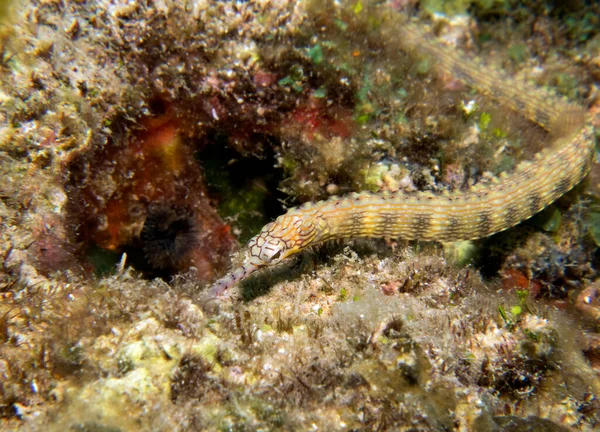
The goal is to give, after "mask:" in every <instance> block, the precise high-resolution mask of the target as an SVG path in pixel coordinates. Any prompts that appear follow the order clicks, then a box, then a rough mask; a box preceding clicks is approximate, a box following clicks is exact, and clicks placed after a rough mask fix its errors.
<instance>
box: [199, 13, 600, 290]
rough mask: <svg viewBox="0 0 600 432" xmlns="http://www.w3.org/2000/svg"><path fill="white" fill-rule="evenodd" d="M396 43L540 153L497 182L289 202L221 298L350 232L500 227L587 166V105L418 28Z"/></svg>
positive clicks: (428, 236)
mask: <svg viewBox="0 0 600 432" xmlns="http://www.w3.org/2000/svg"><path fill="white" fill-rule="evenodd" d="M395 37H396V41H398V43H399V44H401V46H402V48H403V49H405V50H409V51H412V50H414V51H417V52H421V53H424V54H426V55H429V56H431V57H432V58H433V60H434V61H435V63H436V64H435V67H436V69H438V70H439V71H441V72H444V73H447V74H450V75H451V76H452V77H454V78H455V79H458V80H460V81H462V82H464V83H465V84H466V85H468V86H470V87H472V88H473V89H475V90H477V91H478V92H479V93H481V94H483V95H486V96H489V97H490V98H493V99H495V100H496V101H498V102H499V103H500V104H502V105H504V106H507V107H509V108H510V109H512V110H514V111H516V112H517V113H519V114H521V115H522V116H524V117H525V118H527V119H528V120H530V121H532V122H533V123H535V124H537V125H538V126H540V127H542V128H543V129H545V130H546V131H548V132H550V134H549V136H550V137H551V138H552V140H551V143H550V145H549V146H548V148H547V149H546V150H544V151H543V152H541V153H539V154H538V155H536V159H535V160H534V161H532V162H523V163H521V164H520V165H519V166H518V167H517V169H516V170H515V172H514V173H512V174H510V175H508V176H504V177H502V178H501V179H500V181H499V182H498V183H497V184H493V185H490V186H486V187H479V188H477V187H476V188H471V190H469V191H458V192H453V193H445V194H433V193H428V192H419V193H410V194H407V193H404V192H401V191H398V192H393V193H379V194H374V193H368V192H363V193H354V194H350V195H348V196H344V197H332V198H330V199H328V200H325V201H319V202H314V203H306V204H304V205H302V206H300V207H298V208H292V209H290V210H289V211H288V212H287V213H285V214H284V215H282V216H279V217H278V218H277V219H276V220H275V221H274V222H271V223H269V224H267V225H266V226H265V227H264V228H263V229H262V230H261V231H260V232H259V233H258V234H257V235H256V236H255V237H253V238H252V239H251V240H250V241H249V243H248V245H247V247H246V251H245V259H244V261H243V263H242V265H241V266H239V267H238V268H237V269H235V270H234V271H233V272H231V273H229V274H227V275H226V276H225V277H223V278H222V279H220V280H218V281H217V282H216V283H215V284H214V285H213V287H212V288H211V291H210V294H211V295H214V296H218V295H220V294H222V293H223V292H224V291H225V290H226V289H227V288H229V287H231V286H232V285H234V284H236V283H237V282H239V281H240V280H242V279H244V278H246V277H247V276H248V275H249V274H251V273H253V272H254V271H256V270H258V269H260V268H262V267H266V266H272V265H275V264H278V263H280V262H281V261H282V260H284V259H286V258H288V257H289V256H291V255H294V254H296V253H298V252H300V251H301V250H303V249H305V248H306V247H308V246H311V245H314V244H317V243H321V242H325V241H328V240H335V239H345V238H351V237H385V238H402V239H407V240H434V241H440V242H451V241H459V240H472V239H478V238H482V237H487V236H489V235H492V234H495V233H497V232H500V231H503V230H505V229H507V228H510V227H512V226H514V225H517V224H518V223H520V222H522V221H524V220H525V219H528V218H530V217H531V216H533V215H534V214H536V213H538V212H539V211H540V210H542V209H543V208H544V207H546V206H547V205H548V204H550V203H552V202H553V201H555V200H556V199H557V198H559V197H560V196H562V195H563V194H565V193H566V192H568V191H569V190H570V189H572V188H573V187H574V186H575V185H576V184H578V183H579V182H580V181H581V180H582V179H583V178H584V177H585V176H586V175H587V173H588V172H589V170H590V167H591V164H592V159H593V155H594V148H595V143H594V134H593V127H592V125H591V121H590V119H589V118H587V116H586V114H585V111H584V109H583V108H582V107H579V106H577V105H575V104H572V103H567V102H564V101H563V100H562V99H560V98H558V97H556V96H553V95H551V94H549V93H548V92H546V91H543V90H542V89H539V88H536V87H534V86H532V85H528V84H526V83H515V82H514V80H511V79H510V78H509V77H508V76H507V75H506V74H504V73H503V72H501V71H496V70H493V69H490V68H487V67H485V66H483V65H482V63H480V62H479V61H474V60H469V59H465V58H461V57H460V52H458V51H456V50H454V49H452V48H450V47H447V46H445V45H442V44H439V43H437V42H435V41H432V40H431V39H432V36H430V35H428V34H427V33H426V32H424V31H423V30H421V28H420V27H418V26H416V25H415V24H411V23H407V24H405V25H403V26H402V27H401V28H400V29H398V32H397V33H396V35H395Z"/></svg>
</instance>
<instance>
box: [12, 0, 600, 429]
mask: <svg viewBox="0 0 600 432" xmlns="http://www.w3.org/2000/svg"><path fill="white" fill-rule="evenodd" d="M517 3H519V2H513V1H509V2H503V3H502V5H500V4H499V3H498V2H456V3H455V4H453V5H449V6H448V7H449V9H445V10H440V8H439V5H438V4H437V3H436V2H433V1H427V2H424V1H423V2H420V1H412V0H411V1H390V2H371V1H364V0H358V1H351V2H335V1H325V2H323V1H307V2H296V1H291V0H285V1H279V2H270V1H262V0H260V1H255V2H227V1H224V2H210V1H203V0H198V1H189V2H182V3H178V2H169V1H153V2H150V3H139V2H127V1H120V0H117V1H110V2H109V1H99V2H96V3H93V4H92V3H89V2H85V3H81V2H72V1H42V0H39V1H38V0H32V1H29V2H22V3H18V4H17V3H14V4H11V5H10V6H9V7H8V9H6V11H7V12H5V9H4V7H3V8H2V9H1V12H0V26H1V27H2V28H1V29H0V48H1V52H0V160H1V161H2V162H1V164H0V176H1V178H2V182H0V183H1V184H0V256H1V257H2V267H0V376H1V378H0V425H1V428H2V429H3V430H14V429H19V430H40V429H41V428H44V429H45V430H80V431H91V430H111V431H125V430H259V429H261V430H308V429H331V430H345V429H347V430H363V429H368V430H414V429H419V430H525V429H531V430H536V428H537V429H541V428H545V429H546V430H563V428H569V429H570V430H594V429H597V428H598V425H599V424H600V417H599V415H598V412H600V402H599V401H598V394H599V392H600V380H599V370H600V366H599V365H600V361H598V359H599V358H600V355H599V352H600V349H599V348H598V347H599V346H600V344H599V343H598V319H597V317H598V310H599V308H598V301H597V297H598V296H597V291H598V289H597V283H596V282H594V279H596V276H597V270H596V269H597V267H598V264H599V262H598V251H597V243H595V239H596V236H595V234H596V228H595V219H596V217H595V211H596V210H595V207H594V206H595V204H594V203H595V202H597V199H598V198H597V196H598V195H599V194H600V190H598V184H600V182H598V173H599V171H598V168H597V166H596V164H594V166H592V170H591V174H590V176H589V179H588V180H587V182H584V184H583V185H581V186H580V187H578V188H576V189H575V190H573V191H572V192H570V193H569V194H567V195H566V196H565V197H563V198H562V199H561V200H559V201H558V202H557V203H556V204H555V205H554V206H553V207H552V208H550V209H549V211H548V212H547V213H544V214H542V215H540V216H538V217H536V218H534V219H532V220H530V221H528V222H526V223H524V224H521V225H519V226H517V227H515V228H513V229H511V230H509V231H507V232H505V233H501V234H497V235H495V236H493V237H490V238H488V239H484V240H480V241H476V242H470V243H465V244H460V245H453V246H449V245H444V247H442V246H440V245H436V244H431V243H419V242H410V241H399V240H393V239H391V240H351V241H344V242H343V243H336V244H327V245H323V246H320V247H316V248H314V249H311V250H307V251H304V252H303V253H302V254H299V255H298V256H296V258H294V259H292V260H290V261H289V262H287V263H283V264H282V265H281V266H280V267H276V268H274V269H272V270H269V271H266V272H263V273H259V274H257V275H255V276H253V277H251V278H248V279H247V280H245V281H244V282H242V283H241V284H240V286H239V291H235V292H232V296H231V298H227V299H224V300H221V301H215V300H214V299H212V298H210V296H208V295H207V293H206V290H204V286H206V285H208V284H210V283H211V282H212V281H214V280H215V279H216V276H217V274H221V273H223V272H225V271H226V269H227V267H228V266H229V265H230V262H229V260H230V253H231V252H232V251H235V250H236V248H237V241H238V240H239V241H241V242H243V241H245V240H247V239H248V238H249V237H250V236H252V235H253V234H255V232H256V231H257V230H258V229H259V227H260V226H262V225H264V224H265V223H267V222H269V220H270V219H272V218H274V217H275V216H277V215H278V214H281V213H284V211H285V209H284V207H288V206H292V205H298V204H301V203H302V202H305V201H312V200H318V199H324V198H327V197H328V196H330V195H333V194H344V193H347V192H350V191H359V190H372V191H374V192H377V191H388V192H390V193H391V192H393V191H396V190H403V191H414V190H426V191H431V192H443V191H453V190H459V191H462V190H467V189H468V188H469V187H470V186H472V185H474V184H483V185H490V184H494V182H496V181H497V179H496V178H495V177H496V176H497V175H499V174H500V173H501V172H502V171H505V170H510V169H514V168H515V167H516V166H517V165H518V164H519V163H521V161H522V160H527V159H530V158H532V157H534V156H533V155H534V154H535V153H537V152H539V151H540V150H541V148H542V147H543V145H544V138H545V137H547V133H546V132H544V131H543V130H540V128H537V127H535V126H533V125H531V124H529V123H528V122H527V121H525V120H522V119H519V118H518V116H517V115H515V114H513V113H511V112H509V111H508V110H506V109H503V108H502V107H500V106H497V104H495V103H494V102H493V101H491V100H488V99H487V98H486V97H484V96H480V95H476V94H473V93H472V92H471V91H470V89H468V88H467V87H466V86H464V85H463V84H461V82H460V81H459V80H457V79H455V77H453V76H452V74H439V73H437V72H436V68H435V65H433V64H431V61H432V59H431V58H427V57H422V56H420V55H418V54H416V53H413V52H403V51H401V50H398V49H397V48H398V45H397V44H395V43H393V41H391V40H390V36H391V35H393V34H394V29H395V28H397V26H400V25H402V23H403V22H405V20H406V15H413V16H415V22H418V25H424V26H425V25H430V26H431V28H432V31H433V33H434V34H435V37H436V38H438V39H440V40H441V41H445V42H447V43H449V44H454V45H458V46H459V47H460V49H462V50H464V52H465V53H466V54H465V55H472V54H475V53H478V54H479V56H480V57H482V58H484V59H485V62H486V64H487V65H488V66H489V67H493V68H498V69H504V70H506V71H507V72H508V73H509V74H512V75H514V79H515V80H516V82H517V81H518V80H521V79H528V80H531V81H534V82H535V83H536V84H537V85H541V86H550V87H554V88H556V89H557V91H559V92H560V93H562V94H564V95H566V96H568V97H570V98H574V99H578V101H579V102H584V103H582V105H586V106H589V110H588V111H589V114H590V115H591V116H592V117H593V121H594V122H595V124H596V126H597V125H598V113H599V112H600V111H599V107H600V103H599V101H600V97H599V94H598V91H597V89H596V88H595V85H594V82H595V81H597V80H598V78H599V77H600V72H599V71H600V69H599V66H600V61H599V59H600V51H599V49H600V44H598V37H599V35H598V31H597V28H598V27H597V26H595V25H594V23H595V22H596V21H594V19H597V18H595V17H597V16H598V13H597V12H598V9H597V5H595V4H594V5H587V4H582V5H580V6H573V7H572V8H567V7H563V6H556V5H554V4H550V3H543V5H541V3H540V2H524V3H522V4H520V3H519V4H517ZM530 3H531V4H530ZM465 5H466V6H465ZM540 8H541V9H540ZM457 11H462V12H463V13H462V14H459V15H452V13H454V12H457ZM544 11H545V12H544ZM542 12H543V13H542ZM426 23H428V24H426ZM536 142H539V143H540V146H539V147H533V148H531V147H529V146H528V144H529V143H536ZM238 258H239V257H238ZM234 261H235V260H234ZM237 293H239V297H240V298H238V297H237V295H236V294H237Z"/></svg>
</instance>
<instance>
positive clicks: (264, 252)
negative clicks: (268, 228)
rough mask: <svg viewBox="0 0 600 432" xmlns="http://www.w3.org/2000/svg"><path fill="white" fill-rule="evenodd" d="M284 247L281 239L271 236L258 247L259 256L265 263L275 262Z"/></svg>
mask: <svg viewBox="0 0 600 432" xmlns="http://www.w3.org/2000/svg"><path fill="white" fill-rule="evenodd" d="M285 249H286V246H285V243H284V242H283V241H282V240H279V239H276V238H271V239H269V240H267V241H265V243H264V244H263V245H262V246H261V247H260V254H259V258H260V259H261V260H262V261H264V262H266V263H274V262H277V261H278V260H279V259H280V258H281V256H282V254H283V252H284V251H285Z"/></svg>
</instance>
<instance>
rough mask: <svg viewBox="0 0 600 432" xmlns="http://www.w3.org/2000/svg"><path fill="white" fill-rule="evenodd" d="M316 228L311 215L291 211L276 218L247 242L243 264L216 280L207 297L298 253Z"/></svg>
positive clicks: (311, 238) (312, 238) (217, 293)
mask: <svg viewBox="0 0 600 432" xmlns="http://www.w3.org/2000/svg"><path fill="white" fill-rule="evenodd" d="M290 213H292V214H290ZM316 227H317V224H316V221H315V219H314V218H313V217H312V216H308V215H298V214H293V211H292V212H289V213H286V214H284V215H282V216H279V217H278V218H277V219H276V220H275V221H274V222H271V223H269V224H267V225H265V226H264V227H263V229H262V230H261V231H260V232H259V233H258V234H257V235H256V236H254V237H253V238H252V239H250V241H249V242H248V245H247V246H246V256H245V259H244V262H243V264H242V265H241V266H239V267H238V268H236V269H235V270H234V271H233V272H231V273H229V274H227V275H226V276H225V277H223V278H222V279H220V280H218V281H217V282H216V283H215V285H213V287H212V289H211V291H210V292H211V294H213V295H215V296H217V295H219V294H221V293H222V292H223V291H225V290H226V289H227V288H229V287H231V286H232V285H235V284H236V283H238V282H239V281H241V280H242V279H245V278H246V277H247V276H248V275H250V274H251V273H254V272H255V271H256V270H258V269H260V268H262V267H266V266H272V265H275V264H278V263H280V262H281V261H282V260H284V259H286V258H288V257H289V256H291V255H293V254H295V253H298V252H299V251H301V250H302V249H304V248H305V247H307V246H308V245H310V244H311V243H312V242H313V240H314V239H315V237H316Z"/></svg>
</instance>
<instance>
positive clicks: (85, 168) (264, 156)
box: [65, 102, 283, 283]
mask: <svg viewBox="0 0 600 432" xmlns="http://www.w3.org/2000/svg"><path fill="white" fill-rule="evenodd" d="M151 106H152V109H153V111H152V114H151V115H149V116H147V117H144V118H142V119H140V120H139V121H138V122H136V123H134V124H130V123H129V122H128V121H126V120H123V119H115V121H114V122H113V125H112V128H113V129H114V130H115V132H114V133H113V134H112V135H111V136H110V138H109V141H108V142H107V143H106V144H105V145H102V146H100V145H98V146H94V147H93V148H92V149H91V150H89V151H83V152H80V153H78V154H76V155H75V156H74V157H73V159H72V161H71V162H70V163H69V165H68V166H67V171H66V176H65V180H66V189H67V191H68V195H69V208H68V219H69V226H70V227H71V230H72V231H71V233H70V234H71V239H72V242H73V244H76V245H77V247H78V249H77V253H78V257H79V259H80V260H81V261H80V262H81V263H82V264H83V265H82V268H85V270H86V272H87V273H88V274H95V275H98V276H100V275H104V274H109V273H112V272H114V271H115V269H116V267H117V264H118V262H119V260H120V259H121V257H122V256H123V253H126V254H127V265H130V266H132V267H134V268H135V269H137V270H139V271H141V272H142V273H143V274H144V275H145V276H147V277H149V278H153V277H162V278H165V279H169V278H170V277H171V276H173V275H174V274H176V273H180V272H185V271H187V270H188V269H193V272H195V275H196V277H197V280H198V281H200V283H208V282H211V281H212V279H213V278H214V275H215V273H216V272H217V271H219V270H220V269H222V268H223V267H226V266H227V265H228V264H229V259H230V258H229V257H230V254H231V252H232V250H234V249H235V239H236V238H237V239H238V240H239V241H240V242H242V243H243V242H245V241H247V239H248V238H249V237H251V236H252V235H254V234H255V233H256V232H257V231H259V230H260V228H261V227H262V226H263V225H264V224H266V223H267V222H269V221H270V220H272V219H273V218H275V217H276V216H278V215H279V214H280V213H282V212H283V207H282V206H281V204H280V200H281V199H282V198H283V194H281V193H280V192H278V183H279V181H280V180H281V178H280V177H281V171H280V170H277V169H275V168H274V167H275V165H276V163H275V157H274V152H273V150H272V146H273V145H276V144H277V143H276V142H272V141H273V140H272V138H271V137H270V136H268V135H257V136H256V137H251V138H252V139H254V138H256V141H252V144H253V143H254V142H256V143H257V147H266V150H261V152H260V156H256V155H255V154H254V152H253V153H251V154H250V155H249V156H242V155H241V154H240V153H238V152H237V151H235V150H234V149H232V148H229V147H228V144H227V141H228V137H227V136H226V135H224V134H223V131H222V130H219V132H209V133H207V134H203V135H202V137H196V138H189V137H186V136H185V134H183V133H182V131H184V130H185V124H182V123H181V120H180V119H179V118H178V117H177V115H176V114H175V113H174V112H173V109H172V107H171V106H170V105H169V104H168V103H158V102H157V103H152V104H151ZM260 143H262V144H263V145H260ZM217 207H218V209H219V210H220V211H219V212H217V210H216V209H217Z"/></svg>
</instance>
